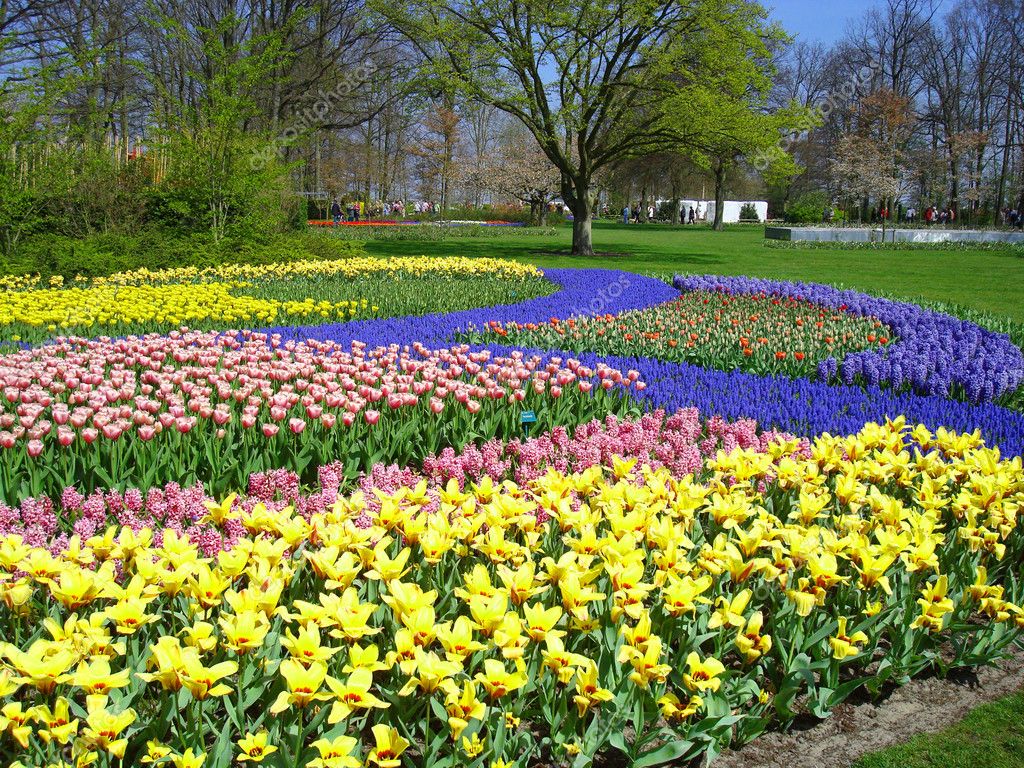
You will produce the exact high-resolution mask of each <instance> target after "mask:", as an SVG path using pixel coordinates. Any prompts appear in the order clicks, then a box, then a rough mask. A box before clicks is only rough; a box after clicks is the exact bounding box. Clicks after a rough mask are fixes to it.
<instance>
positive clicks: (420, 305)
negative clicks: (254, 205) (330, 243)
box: [0, 258, 553, 345]
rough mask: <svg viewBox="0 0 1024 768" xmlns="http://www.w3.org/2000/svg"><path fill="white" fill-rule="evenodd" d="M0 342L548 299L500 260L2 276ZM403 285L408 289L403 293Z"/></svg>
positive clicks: (532, 271) (525, 271)
mask: <svg viewBox="0 0 1024 768" xmlns="http://www.w3.org/2000/svg"><path fill="white" fill-rule="evenodd" d="M0 284H2V285H3V286H4V287H6V289H7V293H6V299H7V300H6V301H5V302H4V303H3V304H2V305H0V342H2V341H3V340H4V339H7V340H10V341H12V342H24V343H25V344H26V345H28V344H30V343H39V342H41V341H45V340H47V339H49V338H51V337H53V336H54V335H57V334H61V335H67V334H72V333H74V334H79V335H86V336H97V335H101V334H106V335H127V334H129V333H135V334H139V333H153V332H163V333H166V332H168V331H171V330H174V329H177V328H180V327H182V326H188V327H190V328H193V329H225V328H232V327H240V326H248V327H253V326H260V325H268V324H271V323H281V324H297V323H308V322H326V321H337V320H350V319H352V318H354V317H374V316H380V315H385V316H397V315H403V316H404V315H416V314H424V313H427V312H436V311H438V310H447V311H453V310H458V309H463V308H466V307H474V308H475V307H481V306H488V305H493V304H503V303H508V302H511V301H516V300H521V299H522V298H528V297H531V296H543V295H546V294H548V293H550V292H551V290H552V289H553V286H552V285H551V284H550V283H549V282H548V281H546V280H544V278H543V275H542V273H541V272H540V271H539V270H538V269H537V268H536V267H533V266H532V265H528V264H520V263H518V262H512V261H504V260H499V259H460V258H451V259H433V260H429V259H424V258H388V259H372V258H350V259H341V260H333V261H326V260H325V261H309V260H305V261H295V262H288V263H283V264H271V265H248V264H226V265H221V266H219V267H210V268H203V269H200V268H196V267H184V268H176V269H166V270H160V271H155V272H151V271H148V270H137V271H134V272H122V273H117V274H114V275H111V276H109V277H105V278H97V279H93V280H79V279H74V280H69V281H65V280H64V279H63V278H60V277H53V278H50V279H49V280H47V281H42V280H40V278H38V277H31V278H13V279H0ZM399 286H400V288H398V287H399Z"/></svg>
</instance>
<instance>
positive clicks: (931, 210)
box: [924, 205, 935, 224]
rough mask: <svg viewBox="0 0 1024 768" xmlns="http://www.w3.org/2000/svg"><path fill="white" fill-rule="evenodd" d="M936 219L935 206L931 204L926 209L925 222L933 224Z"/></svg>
mask: <svg viewBox="0 0 1024 768" xmlns="http://www.w3.org/2000/svg"><path fill="white" fill-rule="evenodd" d="M934 219H935V206H933V205H929V206H928V207H927V208H925V209H924V223H925V224H931V223H932V221H934Z"/></svg>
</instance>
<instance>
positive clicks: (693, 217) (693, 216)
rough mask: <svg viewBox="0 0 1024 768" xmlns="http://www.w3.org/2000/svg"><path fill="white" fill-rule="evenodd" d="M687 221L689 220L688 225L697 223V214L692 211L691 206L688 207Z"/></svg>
mask: <svg viewBox="0 0 1024 768" xmlns="http://www.w3.org/2000/svg"><path fill="white" fill-rule="evenodd" d="M689 219H690V223H691V224H696V223H697V212H696V211H695V210H693V206H692V205H691V206H690V215H689Z"/></svg>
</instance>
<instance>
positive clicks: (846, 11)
mask: <svg viewBox="0 0 1024 768" xmlns="http://www.w3.org/2000/svg"><path fill="white" fill-rule="evenodd" d="M764 4H765V5H766V6H767V7H768V8H769V9H771V15H772V18H773V19H776V20H778V21H780V22H782V26H783V27H784V28H785V30H786V31H787V32H789V34H791V35H793V36H794V37H796V38H797V39H798V40H804V41H806V42H814V41H819V42H822V43H825V44H826V45H827V44H829V43H834V42H835V41H836V40H838V39H839V38H840V37H842V36H843V32H845V31H846V25H847V22H848V21H849V20H850V19H852V18H854V17H855V16H856V15H857V14H860V13H863V12H864V9H865V8H868V7H870V4H869V3H864V4H858V3H836V2H829V0H774V2H773V1H772V0H766V2H765V3H764Z"/></svg>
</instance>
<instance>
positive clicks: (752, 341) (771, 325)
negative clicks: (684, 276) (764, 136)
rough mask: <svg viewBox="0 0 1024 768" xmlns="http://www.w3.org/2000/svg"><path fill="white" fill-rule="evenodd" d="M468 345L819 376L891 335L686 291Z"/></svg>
mask: <svg viewBox="0 0 1024 768" xmlns="http://www.w3.org/2000/svg"><path fill="white" fill-rule="evenodd" d="M480 331H482V332H477V331H476V330H475V329H470V331H469V332H467V334H466V336H465V338H466V340H468V341H471V342H487V341H500V342H501V343H505V344H511V345H514V346H518V347H524V346H525V347H550V348H557V349H563V350H575V351H581V352H582V351H587V352H594V353H598V354H612V355H619V356H636V357H652V358H657V359H659V360H668V361H672V362H688V363H693V364H695V365H699V366H702V367H705V368H716V369H719V370H725V371H730V370H744V371H750V372H752V373H758V374H776V373H781V374H785V375H787V376H807V375H812V376H813V375H814V372H815V370H816V367H817V365H818V363H819V362H821V361H823V360H826V359H829V358H834V359H839V360H842V359H843V358H844V357H845V356H846V355H848V354H851V353H853V352H858V351H861V350H864V349H868V348H878V347H884V346H885V345H887V344H889V343H890V342H891V341H893V339H892V338H891V333H892V331H891V329H889V328H888V327H886V326H884V325H882V323H881V322H880V321H878V320H875V319H874V318H870V317H859V316H856V315H852V314H849V313H847V312H846V311H845V308H842V307H840V308H839V309H828V308H826V307H822V306H820V305H816V304H813V303H811V302H807V301H803V300H799V299H795V298H778V297H773V296H768V295H766V294H763V293H761V294H755V295H731V294H723V293H721V292H714V291H688V292H686V293H683V294H682V295H681V296H680V297H678V298H676V299H675V300H673V301H670V302H666V303H664V304H658V305H656V306H653V307H651V308H649V309H642V310H633V311H631V312H623V313H621V314H617V315H615V314H611V313H606V314H603V315H597V316H594V317H582V318H573V317H569V318H558V317H555V318H552V319H551V320H549V321H547V322H546V323H539V324H538V323H533V322H530V323H501V322H498V321H495V320H492V321H491V322H490V323H488V324H487V325H486V326H485V327H484V328H483V329H480Z"/></svg>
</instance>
